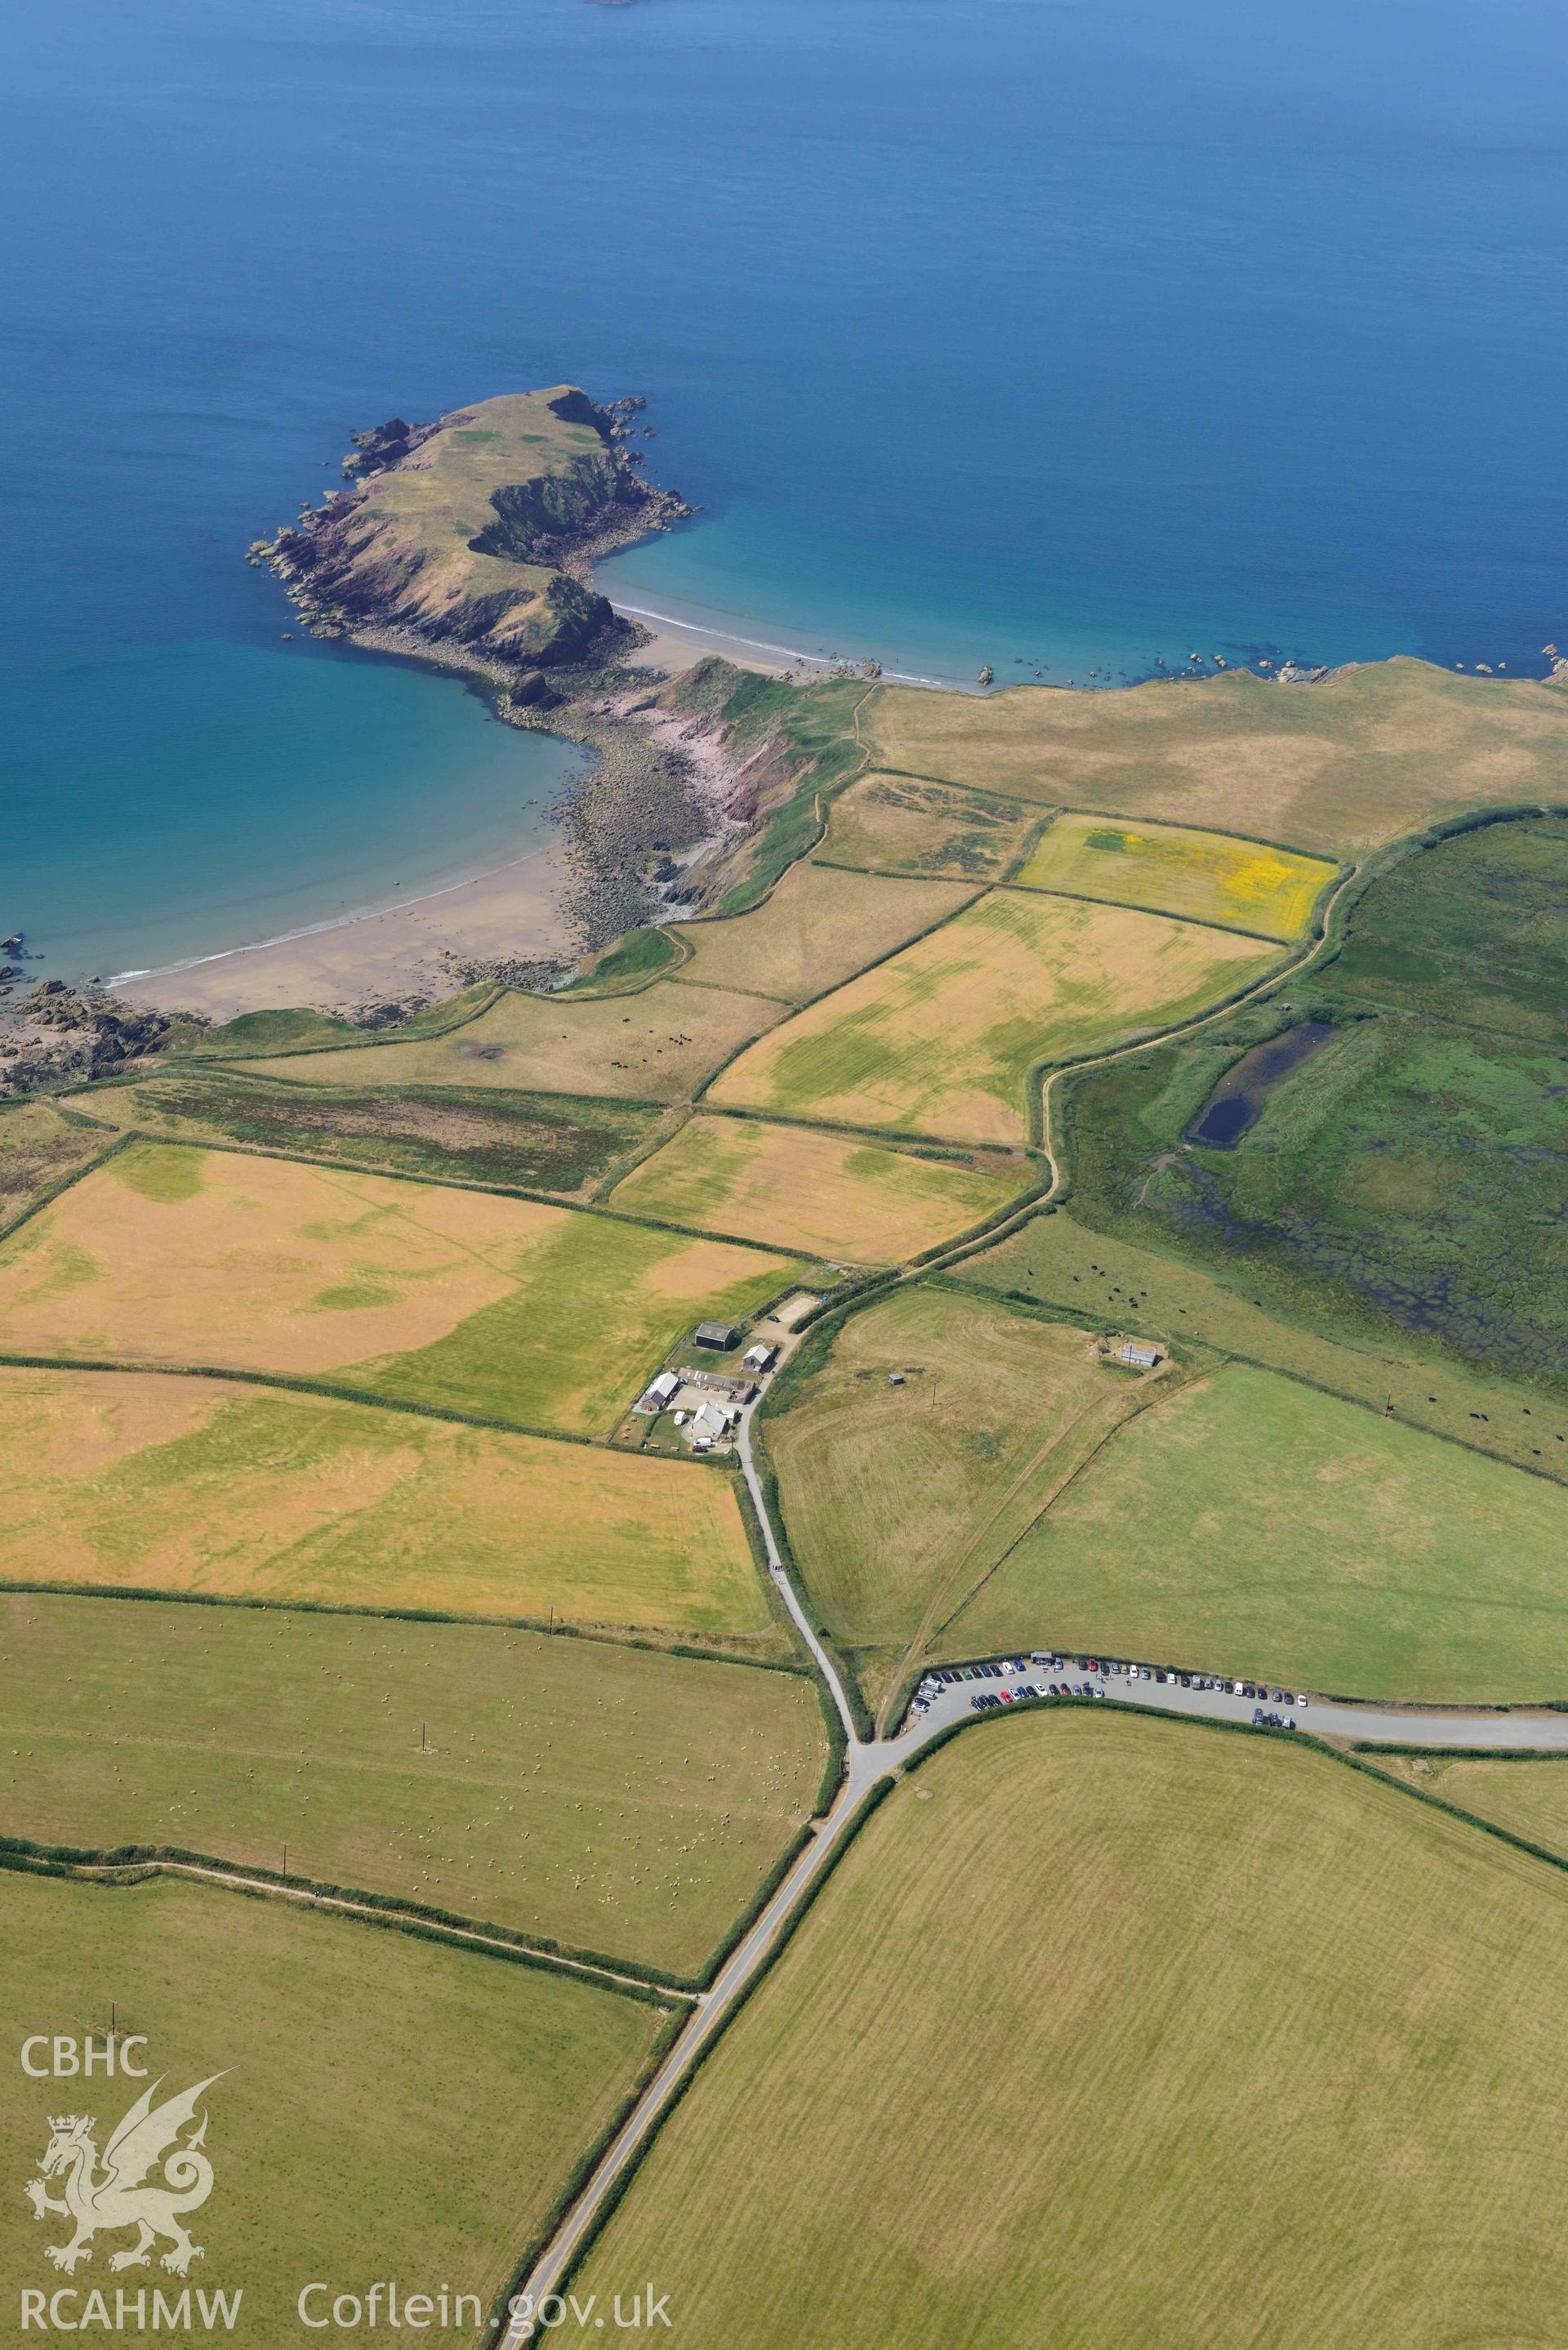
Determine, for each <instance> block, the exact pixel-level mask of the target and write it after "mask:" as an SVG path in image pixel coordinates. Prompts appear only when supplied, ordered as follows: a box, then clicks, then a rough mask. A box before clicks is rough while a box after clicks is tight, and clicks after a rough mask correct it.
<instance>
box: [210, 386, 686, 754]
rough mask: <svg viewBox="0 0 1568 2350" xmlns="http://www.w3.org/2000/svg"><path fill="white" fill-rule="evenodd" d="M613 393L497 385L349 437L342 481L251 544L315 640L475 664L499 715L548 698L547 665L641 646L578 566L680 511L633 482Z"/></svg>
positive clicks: (633, 455) (621, 410) (630, 405)
mask: <svg viewBox="0 0 1568 2350" xmlns="http://www.w3.org/2000/svg"><path fill="white" fill-rule="evenodd" d="M641 404H642V403H641V402H640V401H638V400H623V401H617V402H615V403H613V404H612V405H611V406H610V407H607V408H601V407H599V406H598V405H597V403H596V402H595V401H593V400H590V399H589V398H588V397H587V393H586V392H583V391H581V390H578V389H577V388H576V386H575V385H572V384H557V385H556V386H555V387H553V388H552V389H550V390H543V391H530V392H514V393H504V394H503V395H502V396H500V397H499V398H496V399H493V400H479V401H477V402H476V403H475V404H474V405H473V406H472V407H470V408H459V409H453V410H452V411H451V412H450V413H449V414H447V415H445V416H442V417H440V418H438V419H437V421H435V422H434V423H431V424H408V423H405V422H404V421H403V420H402V419H401V418H400V417H394V418H393V419H392V420H391V421H389V422H388V423H386V424H382V425H379V426H378V427H377V428H376V429H375V430H374V431H372V432H363V433H360V434H358V435H357V436H356V441H355V445H354V448H353V449H352V450H351V452H349V454H348V457H346V458H345V460H344V473H345V475H346V477H347V486H346V487H344V488H343V489H340V490H336V491H334V492H333V493H331V494H330V495H328V496H327V498H326V499H325V500H324V501H323V503H322V504H320V505H319V506H306V507H304V508H302V509H301V512H300V515H299V518H298V520H297V522H296V523H295V524H293V525H288V526H286V527H285V528H284V529H282V530H280V531H279V532H278V533H277V535H276V536H275V538H272V539H258V540H257V541H256V542H255V544H254V546H253V547H252V549H251V556H252V559H253V560H254V561H255V562H258V563H259V562H265V563H267V564H270V566H271V567H272V568H273V569H274V570H275V572H276V573H277V574H278V576H279V577H281V578H282V579H283V580H284V581H285V583H286V587H287V589H288V592H289V595H290V597H291V598H292V599H293V601H294V602H295V603H296V605H297V607H298V608H299V613H300V617H301V619H302V620H303V621H304V622H305V624H306V626H307V627H308V628H310V629H313V630H314V631H315V633H317V635H324V636H348V637H350V638H352V639H355V640H356V641H357V642H360V643H364V644H368V645H373V646H377V647H379V648H381V649H384V650H389V651H401V652H408V653H413V654H416V655H422V656H423V657H425V658H428V659H430V660H436V661H439V662H441V664H442V665H443V666H448V667H452V668H457V669H462V670H465V671H477V672H479V673H480V674H482V675H483V676H485V677H486V678H487V679H488V680H489V681H490V682H491V683H492V684H493V686H494V687H495V688H496V690H497V693H498V697H499V699H500V701H501V702H502V706H503V714H506V710H507V705H508V704H509V703H513V704H516V705H517V706H518V707H519V708H520V709H524V708H527V707H528V706H530V705H536V704H538V703H539V702H549V701H550V700H552V699H553V698H554V696H553V693H552V690H551V688H550V685H549V682H548V680H547V677H546V675H545V672H546V671H550V670H552V669H556V668H559V667H561V666H563V665H566V664H580V663H582V662H585V661H599V660H605V659H607V658H613V657H614V656H615V655H616V654H617V653H618V652H620V651H622V650H627V649H628V648H629V647H630V646H631V645H633V644H635V643H636V642H637V641H638V636H637V631H636V630H635V629H632V628H631V627H630V625H629V624H628V622H626V621H624V620H621V619H618V618H617V617H616V614H615V612H614V611H613V610H612V608H611V607H610V604H609V602H608V599H607V598H606V597H604V596H601V595H600V594H599V593H598V592H597V589H596V588H595V587H593V586H592V585H591V582H590V580H589V578H588V577H587V573H588V570H589V567H590V566H591V565H592V564H593V563H594V562H595V561H596V560H597V558H598V557H599V556H603V555H606V554H607V553H609V552H610V550H611V549H612V548H614V547H617V546H627V545H628V544H629V543H630V542H631V541H632V540H634V539H637V538H640V537H642V536H645V535H646V534H647V533H648V532H649V531H655V530H663V529H668V528H669V526H670V524H671V523H673V522H675V521H678V520H680V519H682V518H683V517H684V516H685V515H689V514H690V513H691V511H692V509H691V507H689V506H687V505H685V504H682V502H681V500H680V498H678V497H677V496H675V494H673V493H672V492H670V491H668V490H660V489H657V488H655V487H654V486H653V485H652V484H649V483H648V482H646V481H645V480H644V479H643V477H642V474H641V473H640V471H639V467H640V464H641V452H640V451H639V450H636V449H633V448H631V447H630V446H629V445H628V443H629V442H630V439H631V433H632V428H631V426H630V424H629V421H628V418H629V416H630V415H631V413H632V412H634V411H636V410H637V409H639V408H640V406H641Z"/></svg>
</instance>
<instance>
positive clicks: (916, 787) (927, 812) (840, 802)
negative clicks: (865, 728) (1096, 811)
mask: <svg viewBox="0 0 1568 2350" xmlns="http://www.w3.org/2000/svg"><path fill="white" fill-rule="evenodd" d="M1039 821H1040V812H1039V810H1038V808H1033V807H1020V806H1019V805H1018V803H1017V801H1016V800H1006V799H995V798H993V797H992V796H991V795H989V794H987V793H984V792H971V791H955V790H953V789H951V788H950V786H949V785H945V784H926V783H920V782H919V781H917V780H916V779H915V778H914V777H913V776H909V775H878V774H877V773H876V772H875V771H873V773H872V774H870V775H862V776H860V777H859V779H858V780H857V782H855V783H853V784H851V785H849V788H848V789H847V791H845V792H841V793H840V794H839V795H838V797H837V798H836V800H835V801H834V802H833V805H832V806H831V808H830V809H829V812H828V818H827V831H826V836H825V837H824V839H823V842H822V846H821V847H820V848H819V849H818V850H817V851H816V854H817V855H818V856H819V857H822V858H829V859H831V860H832V862H833V863H835V864H837V865H858V866H866V867H872V868H880V869H881V870H883V871H886V872H893V873H951V874H953V875H955V876H959V877H961V878H963V879H971V880H975V881H994V880H996V879H999V878H1000V876H1001V875H1002V873H1003V872H1004V871H1005V869H1006V868H1007V867H1008V865H1009V864H1010V863H1011V862H1012V858H1014V857H1015V856H1016V855H1017V853H1018V850H1019V849H1020V847H1022V846H1023V838H1024V836H1025V834H1026V833H1027V832H1028V831H1029V830H1030V828H1031V827H1032V826H1033V825H1036V824H1038V823H1039Z"/></svg>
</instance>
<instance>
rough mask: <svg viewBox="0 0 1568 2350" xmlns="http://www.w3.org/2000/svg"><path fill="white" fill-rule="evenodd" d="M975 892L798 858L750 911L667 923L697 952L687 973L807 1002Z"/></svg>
mask: <svg viewBox="0 0 1568 2350" xmlns="http://www.w3.org/2000/svg"><path fill="white" fill-rule="evenodd" d="M972 895H973V891H972V889H966V888H965V887H964V885H963V884H962V883H961V882H952V881H926V880H914V879H911V880H908V881H895V880H886V879H880V878H878V877H877V876H876V875H874V874H869V873H846V872H841V871H839V870H838V869H837V868H836V867H834V866H830V865H809V864H801V865H792V866H791V867H790V868H789V869H788V871H787V872H786V873H785V874H784V876H783V878H782V879H781V880H780V881H779V882H778V883H777V884H776V886H775V887H774V889H773V891H772V893H771V895H770V896H769V897H768V898H767V899H765V900H764V901H763V904H762V905H760V906H757V907H755V908H753V910H752V911H751V912H750V913H748V914H732V915H730V916H728V917H726V918H725V919H724V920H722V921H711V920H710V921H701V922H682V923H680V924H675V923H671V924H670V930H671V931H672V932H673V934H674V936H675V937H676V938H678V939H680V940H681V941H684V943H685V944H686V946H688V947H689V948H690V949H691V962H689V963H687V964H686V965H684V967H683V968H682V970H681V972H680V978H681V979H682V980H686V981H694V982H700V983H701V984H702V985H703V986H704V987H724V988H737V989H743V990H749V991H751V992H752V993H754V994H758V995H772V996H777V997H780V998H782V999H783V1000H784V1001H785V1002H787V1003H805V1002H807V1001H808V1000H809V999H810V998H811V997H812V996H814V995H822V994H824V993H826V990H827V989H828V988H830V987H836V985H837V984H838V983H839V981H840V980H844V979H848V978H849V977H850V975H851V974H852V973H853V972H857V971H864V970H865V968H866V966H867V963H871V962H877V960H878V959H879V957H881V956H882V955H885V954H888V953H890V952H891V951H892V949H893V948H894V947H898V946H902V945H903V943H904V941H905V940H906V939H912V938H913V937H914V936H915V935H916V933H917V932H918V931H928V930H929V929H930V927H931V925H932V924H933V923H934V922H940V920H942V919H943V917H944V916H945V915H948V914H951V913H956V912H957V910H958V909H959V907H961V905H962V904H963V903H964V902H965V900H966V899H968V898H970V897H971V896H972Z"/></svg>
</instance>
